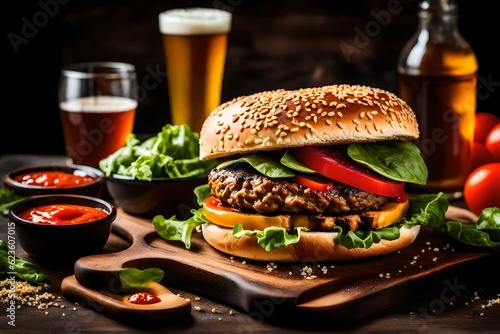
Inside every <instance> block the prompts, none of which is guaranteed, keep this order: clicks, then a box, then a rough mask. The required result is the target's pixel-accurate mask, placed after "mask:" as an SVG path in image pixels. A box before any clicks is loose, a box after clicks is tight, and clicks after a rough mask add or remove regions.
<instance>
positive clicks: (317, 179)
mask: <svg viewBox="0 0 500 334" xmlns="http://www.w3.org/2000/svg"><path fill="white" fill-rule="evenodd" d="M293 182H295V183H298V184H301V185H303V186H304V187H307V188H311V189H313V190H317V191H323V192H327V191H330V190H331V189H332V187H333V180H330V179H327V178H326V177H323V176H317V175H316V176H315V175H300V174H299V175H295V177H294V178H293Z"/></svg>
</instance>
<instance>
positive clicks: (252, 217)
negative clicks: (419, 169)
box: [203, 197, 410, 231]
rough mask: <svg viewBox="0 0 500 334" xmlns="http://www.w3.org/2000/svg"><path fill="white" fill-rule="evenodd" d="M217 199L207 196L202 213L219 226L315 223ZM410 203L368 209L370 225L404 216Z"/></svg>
mask: <svg viewBox="0 0 500 334" xmlns="http://www.w3.org/2000/svg"><path fill="white" fill-rule="evenodd" d="M216 201H217V200H215V199H214V198H213V197H209V198H207V199H206V200H205V202H204V203H203V214H204V215H205V217H207V219H208V220H210V221H211V222H213V223H214V224H217V225H219V226H225V227H228V228H233V227H234V225H235V224H241V225H242V226H243V228H244V229H246V230H263V229H265V228H266V227H269V226H278V227H283V228H285V229H287V230H289V231H292V230H293V229H294V228H297V227H307V228H309V229H311V230H314V229H315V227H316V224H315V223H314V222H312V221H311V220H310V219H309V217H310V216H309V215H304V214H297V215H287V214H283V215H276V216H263V215H260V214H251V213H243V212H238V211H235V210H232V209H231V208H228V207H225V206H223V205H221V204H214V203H216ZM409 207H410V204H409V202H408V200H407V201H405V202H402V203H397V202H388V203H386V204H385V205H384V206H383V207H382V208H381V209H380V210H377V211H370V212H368V214H370V215H371V216H372V217H373V221H374V223H373V224H372V226H375V227H376V228H382V227H386V226H389V225H391V224H392V223H394V222H397V221H399V220H401V219H402V218H404V217H406V213H407V212H408V208H409Z"/></svg>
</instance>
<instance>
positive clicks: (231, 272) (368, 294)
mask: <svg viewBox="0 0 500 334" xmlns="http://www.w3.org/2000/svg"><path fill="white" fill-rule="evenodd" d="M447 218H448V219H452V220H461V221H467V220H471V219H475V218H476V217H475V216H474V215H473V214H472V213H470V212H469V211H466V210H463V209H459V208H456V207H450V209H449V210H448V213H447ZM112 232H113V233H114V234H116V235H117V236H120V237H122V238H124V239H126V240H128V241H129V242H130V243H131V246H130V247H128V248H126V249H124V250H121V251H118V252H115V253H108V254H98V255H92V256H88V257H84V258H81V259H79V260H78V261H77V262H76V263H75V274H74V276H71V277H68V278H66V279H65V280H64V281H63V284H62V290H63V293H64V294H65V295H66V296H67V297H69V298H72V299H80V300H87V301H89V300H91V301H92V302H93V303H96V304H98V305H100V307H102V308H109V307H111V310H108V311H109V312H107V313H108V314H109V315H111V316H113V317H115V318H117V319H118V320H125V318H128V319H130V314H131V313H132V314H133V312H134V310H128V311H129V312H117V310H116V308H117V307H121V308H123V305H121V304H119V303H118V304H119V305H118V306H117V305H114V306H109V298H110V296H115V299H119V298H116V296H117V295H118V296H119V295H120V293H121V292H120V291H119V290H118V289H117V290H116V291H112V290H113V289H114V288H113V287H116V286H117V284H116V282H117V280H118V274H117V273H118V271H119V270H120V269H122V268H127V267H133V268H138V269H146V268H152V267H154V268H161V269H162V270H164V272H165V277H164V280H163V281H162V282H161V283H162V284H163V285H165V286H171V287H175V288H178V289H181V290H184V291H189V292H192V293H196V294H200V295H202V296H205V297H206V298H211V299H212V300H214V301H218V302H221V303H224V304H227V305H230V306H232V307H234V308H236V309H239V310H240V311H242V312H246V313H248V314H249V315H251V316H252V317H254V318H257V319H259V318H261V319H268V318H272V317H274V316H277V315H280V314H284V313H286V314H291V313H292V312H293V314H294V316H295V315H296V316H310V315H320V316H326V317H329V318H332V319H333V318H337V319H350V320H353V319H359V318H362V317H365V316H368V315H371V314H373V313H376V312H379V311H382V310H385V309H388V308H390V307H393V306H394V305H396V304H397V303H399V302H400V301H402V300H403V299H404V298H405V296H406V292H407V289H408V284H409V283H410V282H412V281H416V280H419V279H422V278H424V277H427V276H430V275H433V274H436V273H438V272H440V271H443V270H445V269H447V268H450V267H453V266H457V265H460V264H463V263H467V262H470V261H474V260H477V259H480V258H483V257H486V256H491V255H492V254H493V253H491V252H488V251H484V252H483V251H480V252H478V251H477V250H473V249H471V248H469V247H466V246H463V245H460V244H458V243H456V242H454V241H453V240H451V239H448V238H446V237H444V236H441V235H438V234H436V233H432V232H430V231H429V230H425V229H423V230H421V233H420V235H419V236H418V238H417V239H416V240H415V242H414V243H413V244H411V245H410V246H409V247H407V248H405V249H403V250H401V251H399V252H396V253H394V254H389V255H385V256H381V257H377V258H370V259H364V260H357V261H344V262H341V261H336V262H335V261H334V262H322V263H315V262H309V263H274V264H271V263H263V262H254V261H245V260H243V259H240V258H235V257H231V256H229V255H227V254H223V253H220V252H218V251H217V250H215V249H213V248H212V247H211V246H210V245H208V244H207V243H206V242H205V241H204V240H203V238H202V236H201V233H199V232H193V235H194V237H193V239H192V245H191V248H190V249H186V248H185V247H184V244H182V243H180V242H168V241H166V240H164V239H163V238H161V237H160V236H159V235H158V234H157V233H156V231H155V229H154V227H153V225H152V223H151V220H148V219H143V218H138V217H135V216H131V215H128V214H126V213H125V212H123V211H122V210H120V209H119V210H118V217H117V219H116V221H115V222H114V223H113V227H112ZM111 304H113V303H111ZM114 304H116V303H114ZM122 311H123V310H122ZM165 312H167V313H168V312H169V310H166V311H165ZM168 314H169V313H168ZM147 315H148V312H144V311H141V315H140V316H141V317H147ZM156 318H157V317H156V315H154V316H153V315H152V317H151V318H150V319H149V320H151V319H152V320H155V319H156ZM160 318H161V317H160Z"/></svg>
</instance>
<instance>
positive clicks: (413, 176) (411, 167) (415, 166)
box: [347, 141, 428, 184]
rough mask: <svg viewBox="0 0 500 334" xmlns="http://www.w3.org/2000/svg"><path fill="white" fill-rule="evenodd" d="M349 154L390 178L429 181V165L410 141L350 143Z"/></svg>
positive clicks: (417, 181)
mask: <svg viewBox="0 0 500 334" xmlns="http://www.w3.org/2000/svg"><path fill="white" fill-rule="evenodd" d="M347 154H348V155H349V157H351V159H353V160H354V161H356V162H358V163H359V164H361V165H363V166H365V167H367V168H369V169H371V170H373V171H375V172H377V173H378V174H380V175H383V176H385V177H387V178H389V179H392V180H396V181H403V182H411V183H416V184H426V183H427V176H428V171H427V166H426V165H425V162H424V160H423V159H422V156H421V155H420V150H419V148H418V147H417V145H415V144H413V143H412V142H409V141H385V142H377V143H358V144H349V146H348V149H347Z"/></svg>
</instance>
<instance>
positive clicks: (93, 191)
mask: <svg viewBox="0 0 500 334" xmlns="http://www.w3.org/2000/svg"><path fill="white" fill-rule="evenodd" d="M45 171H47V172H49V171H62V172H68V173H72V174H74V173H77V174H79V175H88V176H91V177H93V178H95V182H92V183H88V184H83V185H78V186H72V187H43V186H34V185H29V184H24V183H21V182H18V181H16V180H15V177H16V176H19V175H23V174H27V173H33V172H45ZM105 182H106V178H105V177H104V173H103V172H101V171H100V170H99V169H97V168H93V167H89V166H83V165H71V166H67V165H47V166H34V167H24V168H19V169H16V170H13V171H11V172H9V173H7V174H5V176H4V178H3V183H4V185H5V187H6V188H9V189H12V190H13V191H14V193H15V194H17V195H19V196H24V197H29V196H36V195H50V194H75V195H83V196H92V197H101V194H102V192H103V190H104V189H105V188H104V185H105Z"/></svg>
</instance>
